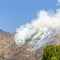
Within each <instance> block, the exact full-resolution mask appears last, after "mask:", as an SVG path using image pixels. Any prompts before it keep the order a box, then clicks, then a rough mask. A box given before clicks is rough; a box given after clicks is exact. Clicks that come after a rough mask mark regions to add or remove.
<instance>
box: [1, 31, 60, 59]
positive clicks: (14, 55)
mask: <svg viewBox="0 0 60 60" xmlns="http://www.w3.org/2000/svg"><path fill="white" fill-rule="evenodd" d="M14 35H15V33H9V32H5V31H3V30H0V60H41V57H42V53H43V47H41V48H40V49H38V50H37V51H36V52H30V51H27V50H26V48H28V47H29V46H28V45H27V44H26V45H23V46H22V47H18V46H17V45H16V43H15V41H14ZM47 44H53V45H58V44H60V34H58V35H57V36H56V37H55V40H53V41H51V42H49V43H47Z"/></svg>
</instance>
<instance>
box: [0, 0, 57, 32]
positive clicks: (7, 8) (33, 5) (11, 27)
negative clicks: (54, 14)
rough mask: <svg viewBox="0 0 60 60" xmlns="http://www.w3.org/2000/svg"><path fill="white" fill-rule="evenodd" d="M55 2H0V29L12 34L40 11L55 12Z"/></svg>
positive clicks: (40, 0) (8, 0) (27, 0)
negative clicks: (51, 10)
mask: <svg viewBox="0 0 60 60" xmlns="http://www.w3.org/2000/svg"><path fill="white" fill-rule="evenodd" d="M56 3H57V0H0V29H3V30H5V31H9V32H13V31H15V30H16V28H18V27H20V26H21V25H23V24H25V23H27V22H31V20H32V19H34V18H36V17H37V12H38V11H40V10H50V9H53V10H56V9H57V8H58V7H57V6H56Z"/></svg>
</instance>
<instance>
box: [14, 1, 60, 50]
mask: <svg viewBox="0 0 60 60" xmlns="http://www.w3.org/2000/svg"><path fill="white" fill-rule="evenodd" d="M58 2H59V3H60V0H58ZM51 30H55V32H54V33H55V34H56V33H57V34H58V33H60V9H56V12H55V13H54V12H53V13H52V12H48V11H45V10H41V11H39V12H38V15H37V18H36V19H34V20H32V22H31V23H26V24H25V25H22V26H21V27H19V28H17V30H16V35H15V42H16V44H17V45H18V46H22V45H24V44H25V43H26V41H28V42H27V43H30V45H33V44H34V43H32V42H34V41H35V40H36V41H38V40H39V41H40V43H39V44H41V43H42V42H41V41H43V42H45V40H44V38H45V37H46V35H47V36H48V37H49V36H50V34H51V33H53V32H52V31H51ZM48 33H49V34H48ZM41 34H42V35H41ZM45 34H46V35H45ZM38 37H39V39H37V38H38ZM47 40H48V41H49V39H47ZM46 42H47V41H46ZM37 43H38V42H37ZM42 44H43V43H42ZM44 44H45V43H44ZM37 46H38V45H37ZM41 46H42V45H41ZM35 49H36V48H35Z"/></svg>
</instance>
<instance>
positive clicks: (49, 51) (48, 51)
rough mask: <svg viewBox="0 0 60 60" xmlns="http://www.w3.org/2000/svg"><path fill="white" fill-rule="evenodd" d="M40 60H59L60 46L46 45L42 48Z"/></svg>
mask: <svg viewBox="0 0 60 60" xmlns="http://www.w3.org/2000/svg"><path fill="white" fill-rule="evenodd" d="M42 60H60V45H57V46H53V45H47V46H46V47H45V48H44V53H43V56H42Z"/></svg>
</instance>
